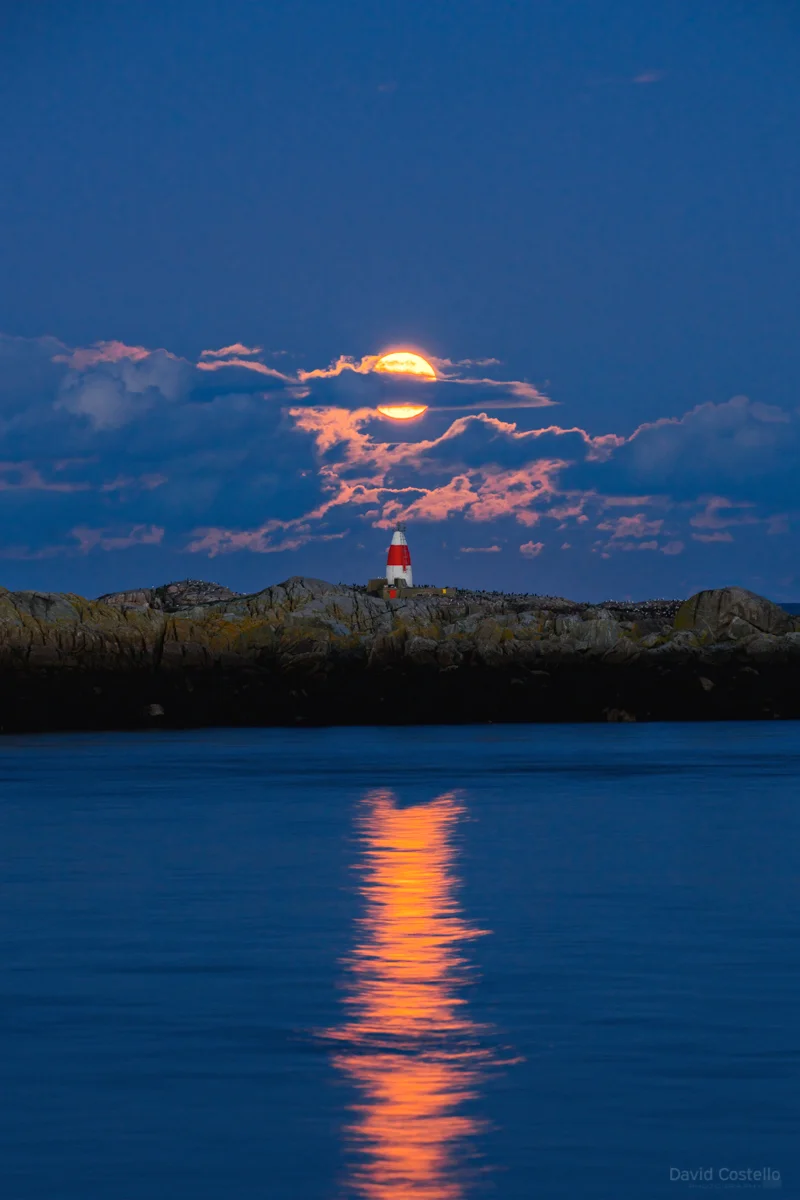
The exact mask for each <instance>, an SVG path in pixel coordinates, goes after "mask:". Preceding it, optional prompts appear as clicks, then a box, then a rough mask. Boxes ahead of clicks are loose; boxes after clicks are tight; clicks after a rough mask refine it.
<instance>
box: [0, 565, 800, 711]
mask: <svg viewBox="0 0 800 1200" xmlns="http://www.w3.org/2000/svg"><path fill="white" fill-rule="evenodd" d="M0 672H2V689H1V690H0V729H1V730H2V731H3V732H6V733H10V732H23V731H34V730H40V731H43V730H95V729H97V730H99V729H136V728H154V727H169V728H180V727H198V726H209V725H287V726H298V725H335V724H415V723H426V724H427V723H431V724H433V723H435V724H445V723H462V722H489V721H495V722H500V721H524V722H531V721H652V720H730V719H759V718H797V717H800V686H798V683H800V620H798V618H796V617H793V616H791V615H790V614H789V613H787V612H786V611H784V610H783V609H782V608H780V607H779V606H778V605H776V604H773V603H771V602H770V601H769V600H766V599H764V598H763V597H760V596H757V595H755V594H754V593H752V592H748V591H746V590H745V589H743V588H738V587H730V588H724V589H719V590H715V591H706V592H700V593H698V594H697V595H695V596H692V597H691V598H690V599H689V600H686V601H684V602H680V601H670V600H651V601H644V602H642V603H638V604H637V603H622V602H607V603H605V604H602V605H587V604H580V603H576V602H573V601H570V600H566V599H563V598H560V597H554V596H536V595H522V594H503V593H487V592H468V591H458V592H455V593H453V594H447V595H428V596H414V597H409V598H407V599H403V598H402V597H398V598H397V599H394V600H391V599H390V600H385V599H381V598H378V597H375V596H371V595H368V594H367V593H366V589H364V588H362V587H359V586H357V585H353V586H346V585H342V584H330V583H325V582H324V581H322V580H319V579H307V578H301V577H293V578H291V579H287V580H286V581H285V582H284V583H281V584H278V585H276V586H274V587H269V588H266V589H264V590H263V591H260V592H256V593H254V594H252V595H237V594H236V593H234V592H232V591H230V590H229V589H228V588H224V587H221V586H219V585H216V584H207V583H204V582H202V581H197V580H186V581H183V582H181V583H172V584H167V585H164V586H163V587H157V588H143V589H139V590H135V591H130V592H119V593H114V594H110V595H106V596H101V597H100V598H99V599H98V600H86V599H84V598H82V597H80V596H76V595H71V594H60V593H43V592H31V591H27V592H26V591H18V592H11V591H7V590H5V589H0Z"/></svg>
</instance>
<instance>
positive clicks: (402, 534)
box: [386, 522, 411, 587]
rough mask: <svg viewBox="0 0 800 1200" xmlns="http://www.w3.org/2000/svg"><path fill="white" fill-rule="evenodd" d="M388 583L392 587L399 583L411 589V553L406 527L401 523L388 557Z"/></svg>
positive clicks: (396, 528)
mask: <svg viewBox="0 0 800 1200" xmlns="http://www.w3.org/2000/svg"><path fill="white" fill-rule="evenodd" d="M386 582H387V583H388V584H389V586H390V587H392V586H394V585H396V584H397V583H404V584H405V585H406V587H411V552H410V550H409V548H408V542H407V541H406V527H405V525H403V524H402V523H401V522H398V523H397V525H396V526H395V531H394V533H393V534H392V541H391V545H390V546H389V553H388V555H387V556H386Z"/></svg>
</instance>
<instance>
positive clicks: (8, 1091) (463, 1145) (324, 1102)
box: [0, 722, 800, 1200]
mask: <svg viewBox="0 0 800 1200" xmlns="http://www.w3.org/2000/svg"><path fill="white" fill-rule="evenodd" d="M0 775H1V776H2V793H1V798H0V855H1V856H2V878H3V888H2V896H3V899H2V905H1V909H0V914H1V918H2V924H1V925H0V937H1V938H2V947H1V953H2V973H1V974H0V1063H2V1079H3V1082H2V1091H1V1092H0V1196H2V1197H3V1200H183V1198H184V1197H185V1198H187V1200H337V1198H345V1200H349V1198H357V1197H366V1198H368V1200H467V1198H468V1197H472V1196H476V1197H478V1196H484V1195H485V1196H495V1197H499V1198H502V1200H530V1198H532V1197H543V1198H546V1200H550V1198H560V1197H565V1198H566V1197H569V1198H570V1200H572V1198H579V1200H592V1198H593V1197H598V1198H600V1197H602V1198H605V1197H609V1198H614V1200H627V1198H628V1197H630V1198H631V1200H634V1198H635V1200H652V1198H658V1197H670V1198H672V1200H690V1197H691V1196H694V1195H695V1194H697V1193H696V1191H695V1188H694V1187H692V1186H690V1183H689V1182H687V1180H686V1178H681V1177H680V1175H678V1177H677V1178H676V1172H677V1173H680V1172H688V1171H698V1170H701V1171H705V1172H706V1173H708V1172H709V1171H711V1172H712V1173H713V1174H712V1178H711V1180H709V1179H708V1175H707V1174H706V1178H705V1179H704V1180H702V1182H703V1183H704V1185H705V1187H709V1186H710V1184H713V1186H714V1188H715V1189H716V1188H720V1189H727V1188H731V1190H732V1191H733V1190H734V1189H733V1188H732V1186H731V1185H732V1183H733V1182H734V1180H732V1179H731V1178H730V1176H729V1174H726V1172H728V1173H729V1172H733V1171H741V1172H747V1171H748V1170H749V1171H751V1172H756V1171H762V1172H764V1171H768V1172H770V1174H769V1175H768V1176H767V1179H768V1181H769V1182H770V1184H771V1185H772V1186H771V1187H770V1188H769V1189H768V1190H774V1189H775V1187H776V1186H777V1184H778V1182H780V1183H781V1184H782V1192H781V1194H782V1195H783V1196H785V1197H793V1196H800V1128H799V1127H800V882H799V880H800V871H798V866H799V865H800V861H799V860H800V724H791V723H787V724H781V723H777V722H775V723H763V724H758V725H755V724H753V725H733V724H731V725H692V726H689V725H650V726H637V725H609V726H602V727H601V726H581V727H578V726H558V727H552V728H542V727H521V726H517V727H506V726H481V727H476V728H444V729H431V728H407V729H380V730H375V729H345V730H342V729H337V730H304V731H294V730H290V731H286V730H263V731H262V730H255V731H252V730H248V731H236V730H226V731H202V732H191V733H177V734H175V733H165V734H163V735H157V734H152V735H151V734H141V735H139V734H129V735H98V736H63V737H28V738H19V739H16V738H6V739H4V740H2V741H0ZM776 1173H779V1174H778V1175H776ZM697 1182H700V1181H697ZM735 1182H737V1183H739V1187H740V1188H741V1187H745V1186H746V1187H748V1189H749V1188H751V1187H753V1186H755V1187H757V1188H759V1189H760V1187H761V1185H762V1183H763V1176H762V1178H761V1180H759V1179H752V1178H751V1180H750V1181H747V1180H746V1177H745V1179H744V1180H741V1179H740V1180H736V1181H735ZM695 1186H696V1184H695Z"/></svg>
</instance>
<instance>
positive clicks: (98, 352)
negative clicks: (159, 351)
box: [53, 341, 175, 371]
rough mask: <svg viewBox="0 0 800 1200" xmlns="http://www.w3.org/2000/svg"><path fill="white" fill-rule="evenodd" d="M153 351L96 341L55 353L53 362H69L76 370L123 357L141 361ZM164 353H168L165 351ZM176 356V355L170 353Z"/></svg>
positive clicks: (172, 356) (114, 342) (113, 342)
mask: <svg viewBox="0 0 800 1200" xmlns="http://www.w3.org/2000/svg"><path fill="white" fill-rule="evenodd" d="M152 353H153V351H152V350H148V349H147V348H146V347H145V346H127V345H126V344H125V342H116V341H111V342H95V343H94V344H93V345H92V346H86V347H83V348H78V349H77V350H73V351H71V352H70V353H68V354H54V355H53V362H61V363H67V365H68V366H70V367H72V369H73V370H74V371H85V370H86V369H87V368H88V367H95V366H97V364H98V363H116V362H121V361H122V360H123V359H126V358H127V359H130V361H131V362H140V361H141V360H142V359H144V358H148V357H149V356H150V355H151V354H152ZM163 353H165V354H166V353H168V352H167V351H163ZM170 357H171V358H174V357H175V356H174V355H170Z"/></svg>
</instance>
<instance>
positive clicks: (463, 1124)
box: [333, 791, 487, 1200]
mask: <svg viewBox="0 0 800 1200" xmlns="http://www.w3.org/2000/svg"><path fill="white" fill-rule="evenodd" d="M462 812H463V808H462V806H461V805H460V804H459V803H458V801H457V800H456V798H455V796H453V795H450V794H448V795H443V796H439V797H437V799H435V800H433V801H431V802H430V803H429V804H425V805H418V806H415V807H413V808H405V809H403V808H398V807H397V806H396V803H395V798H394V796H393V795H392V793H391V792H388V791H381V792H372V793H370V794H369V795H368V796H367V797H366V798H365V802H364V812H363V815H362V818H361V838H362V843H363V846H364V849H365V855H364V858H365V861H364V865H363V882H362V886H361V893H362V896H363V898H364V901H365V905H366V908H365V913H364V916H363V917H361V919H360V921H359V926H360V932H361V938H360V940H359V943H358V945H357V946H356V948H355V950H354V952H353V954H352V956H351V958H350V960H349V962H348V968H349V978H350V980H351V982H352V991H351V993H350V994H349V995H348V996H347V999H346V1004H347V1008H348V1012H349V1020H348V1021H347V1023H346V1024H345V1025H344V1026H343V1027H342V1028H340V1029H339V1030H336V1031H335V1032H334V1035H333V1036H334V1037H336V1038H338V1039H341V1040H342V1041H344V1042H346V1043H347V1046H348V1049H347V1050H346V1051H344V1052H342V1053H341V1054H339V1055H337V1057H336V1064H337V1066H338V1067H339V1068H340V1069H341V1070H342V1071H343V1072H344V1073H345V1074H346V1075H347V1076H348V1078H350V1079H351V1080H353V1081H354V1082H355V1084H356V1086H357V1088H358V1091H359V1093H360V1097H361V1099H360V1100H359V1102H358V1103H357V1104H356V1105H354V1106H353V1110H352V1111H353V1119H352V1121H351V1123H350V1124H349V1126H348V1128H347V1135H348V1140H349V1142H350V1145H351V1149H352V1150H353V1151H355V1154H356V1155H357V1163H356V1165H355V1167H354V1169H353V1171H352V1174H351V1177H350V1179H349V1180H348V1184H349V1190H348V1193H347V1194H348V1195H354V1196H362V1197H366V1198H367V1200H460V1198H461V1197H463V1196H464V1194H465V1193H464V1187H465V1186H466V1179H467V1175H466V1173H465V1170H464V1168H465V1160H466V1159H467V1158H468V1157H469V1156H470V1154H471V1152H472V1146H471V1143H472V1142H473V1141H474V1139H475V1135H476V1134H477V1133H479V1132H480V1128H481V1123H480V1122H479V1121H478V1120H477V1118H476V1117H475V1116H474V1115H470V1114H469V1113H466V1112H464V1111H463V1107H464V1105H465V1103H466V1102H469V1101H472V1100H474V1099H475V1096H476V1085H477V1083H478V1080H479V1073H480V1072H479V1068H480V1064H481V1062H482V1061H483V1060H484V1059H486V1057H487V1053H486V1051H485V1050H483V1049H482V1048H481V1047H480V1045H479V1041H478V1034H479V1032H480V1030H479V1028H478V1026H476V1025H475V1024H474V1023H473V1022H471V1021H470V1019H469V1016H468V1015H467V1013H466V1011H465V1002H464V998H463V996H461V995H460V994H459V993H460V990H461V988H462V986H463V984H464V983H465V981H466V972H467V963H466V961H465V959H464V957H463V954H462V946H463V943H464V942H465V941H466V940H468V939H470V938H473V937H475V936H477V934H478V933H479V932H481V931H479V930H475V929H473V928H471V927H470V926H469V925H468V924H467V923H466V922H465V921H464V919H463V917H462V916H461V913H460V910H459V908H458V905H457V902H456V899H455V894H454V893H455V888H456V884H457V879H456V876H455V874H454V864H453V859H454V853H455V850H454V845H453V836H454V832H455V827H456V824H457V822H458V819H459V817H460V815H461V814H462Z"/></svg>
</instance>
